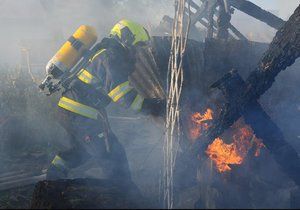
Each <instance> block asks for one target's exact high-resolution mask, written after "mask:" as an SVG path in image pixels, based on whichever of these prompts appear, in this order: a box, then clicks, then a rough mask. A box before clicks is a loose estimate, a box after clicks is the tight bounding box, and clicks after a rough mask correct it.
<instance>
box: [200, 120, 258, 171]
mask: <svg viewBox="0 0 300 210" xmlns="http://www.w3.org/2000/svg"><path fill="white" fill-rule="evenodd" d="M233 133H234V134H233V137H232V143H230V144H226V143H225V142H224V141H223V139H221V138H217V139H215V140H214V142H213V143H212V144H210V145H209V146H208V148H207V150H206V154H207V155H208V156H209V157H210V159H211V160H212V161H213V162H214V163H215V165H216V167H217V169H218V171H219V172H226V171H230V170H231V167H230V165H241V164H242V163H243V162H244V160H245V158H246V156H247V155H248V153H249V151H250V149H252V148H254V149H255V154H254V156H255V157H258V156H259V155H260V150H261V148H262V147H264V144H263V143H262V141H261V140H259V139H258V138H256V137H255V135H254V133H253V130H252V129H251V128H250V127H249V126H248V125H243V123H242V122H241V121H238V122H237V125H236V128H233Z"/></svg>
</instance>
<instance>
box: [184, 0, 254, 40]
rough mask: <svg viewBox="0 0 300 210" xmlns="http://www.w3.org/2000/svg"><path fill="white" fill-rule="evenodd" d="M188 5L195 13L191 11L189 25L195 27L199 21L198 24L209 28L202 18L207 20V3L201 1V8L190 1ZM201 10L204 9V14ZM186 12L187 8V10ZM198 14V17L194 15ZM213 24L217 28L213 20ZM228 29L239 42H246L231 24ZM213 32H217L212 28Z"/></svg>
mask: <svg viewBox="0 0 300 210" xmlns="http://www.w3.org/2000/svg"><path fill="white" fill-rule="evenodd" d="M190 5H191V7H193V8H194V9H195V10H196V11H197V12H196V13H193V12H192V11H190V12H191V14H192V18H191V19H192V21H191V23H192V24H191V25H195V24H196V22H197V21H199V23H201V24H202V25H203V26H204V27H206V28H209V23H207V22H206V21H204V20H203V19H202V18H205V19H208V13H207V10H208V5H207V1H202V5H201V7H200V6H198V5H197V4H196V3H195V2H193V1H192V0H191V1H190ZM203 8H206V10H205V11H204V12H202V10H203ZM187 10H188V8H187ZM197 13H198V15H196V14H197ZM213 24H214V27H217V22H216V21H215V20H213ZM229 29H230V30H231V32H232V33H233V34H234V35H235V36H236V37H237V38H239V39H240V40H248V39H247V38H246V37H245V36H244V35H243V34H242V33H241V32H240V31H239V30H238V29H237V28H236V27H235V26H233V25H232V24H231V23H230V24H229ZM213 31H214V32H215V33H216V32H217V30H216V29H215V28H214V29H213Z"/></svg>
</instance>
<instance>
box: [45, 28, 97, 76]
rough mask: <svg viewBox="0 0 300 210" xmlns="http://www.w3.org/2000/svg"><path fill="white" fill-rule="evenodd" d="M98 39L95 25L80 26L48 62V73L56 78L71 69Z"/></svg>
mask: <svg viewBox="0 0 300 210" xmlns="http://www.w3.org/2000/svg"><path fill="white" fill-rule="evenodd" d="M96 41H97V34H96V31H95V29H94V28H93V27H91V26H87V25H82V26H80V27H79V28H78V29H77V30H76V31H75V33H74V34H73V35H72V36H71V37H70V38H69V39H68V41H67V42H65V43H64V44H63V45H62V47H61V48H60V49H59V50H58V51H57V53H56V54H55V55H54V56H53V57H52V59H51V60H50V61H49V62H48V64H47V66H46V72H47V74H51V75H53V78H55V79H56V78H58V77H59V76H61V75H62V74H63V73H64V72H67V71H69V70H71V69H72V68H73V67H74V66H75V65H76V63H77V62H78V61H79V60H80V59H81V58H82V57H83V54H84V53H85V52H86V51H87V50H89V49H90V48H91V47H92V46H93V45H94V44H95V42H96Z"/></svg>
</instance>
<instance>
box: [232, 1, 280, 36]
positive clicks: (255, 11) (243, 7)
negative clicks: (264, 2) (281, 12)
mask: <svg viewBox="0 0 300 210" xmlns="http://www.w3.org/2000/svg"><path fill="white" fill-rule="evenodd" d="M228 3H229V5H231V6H233V7H235V8H236V9H238V10H240V11H242V12H244V13H246V14H247V15H250V16H252V17H254V18H256V19H258V20H260V21H262V22H264V23H266V24H268V25H269V26H271V27H273V28H275V29H277V30H278V29H280V28H281V27H282V26H283V24H284V22H285V21H284V20H282V19H281V18H279V17H277V16H276V15H274V14H272V13H270V12H268V11H266V10H263V9H262V8H260V7H259V6H257V5H255V4H253V3H252V2H250V1H246V0H228Z"/></svg>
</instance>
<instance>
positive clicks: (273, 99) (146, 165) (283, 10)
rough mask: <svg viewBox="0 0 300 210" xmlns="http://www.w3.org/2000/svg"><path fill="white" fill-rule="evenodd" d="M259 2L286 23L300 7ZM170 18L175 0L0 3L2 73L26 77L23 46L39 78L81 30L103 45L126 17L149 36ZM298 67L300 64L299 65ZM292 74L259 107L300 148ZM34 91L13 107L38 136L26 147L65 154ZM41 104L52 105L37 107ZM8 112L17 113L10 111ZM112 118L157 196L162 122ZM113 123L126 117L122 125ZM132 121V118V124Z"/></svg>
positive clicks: (252, 23) (239, 20)
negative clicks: (91, 30) (43, 145)
mask: <svg viewBox="0 0 300 210" xmlns="http://www.w3.org/2000/svg"><path fill="white" fill-rule="evenodd" d="M256 3H257V4H258V5H260V6H262V7H263V8H264V9H266V10H270V11H271V12H273V13H275V14H278V15H279V16H280V17H282V18H283V19H285V20H286V19H287V18H288V17H289V15H291V14H292V12H293V11H294V9H295V8H296V6H297V5H298V4H299V0H289V1H282V0H266V1H258V0H256ZM173 12H174V11H173V1H172V0H167V1H166V0H64V1H61V0H22V1H20V0H19V1H17V0H2V1H0V27H1V28H2V34H1V40H0V44H1V48H0V64H7V65H2V67H1V68H0V73H1V74H2V73H3V72H4V71H5V72H10V71H11V72H12V71H13V70H14V69H15V66H19V67H20V68H21V69H23V70H24V71H25V74H26V71H27V64H28V63H27V60H26V59H25V57H24V52H21V48H24V47H25V48H26V49H28V50H29V52H30V62H31V67H32V70H33V73H34V76H36V77H37V78H38V79H41V78H42V76H44V66H45V65H46V63H47V61H48V60H49V59H50V58H51V56H52V55H53V54H54V53H55V52H56V51H57V49H58V48H59V46H60V45H61V44H63V43H64V42H65V40H66V39H67V38H68V37H69V36H70V35H71V34H72V33H73V32H74V31H75V30H76V29H77V28H78V26H80V25H82V24H88V25H92V26H94V27H96V29H97V32H98V35H99V40H100V39H101V38H103V37H104V36H107V34H108V33H109V31H110V29H111V27H112V26H113V25H114V24H115V23H116V22H118V21H119V20H120V19H123V18H127V19H132V20H135V21H137V22H140V23H141V24H143V25H145V26H146V28H148V29H149V31H150V33H151V29H152V28H153V27H154V26H156V25H158V24H159V22H160V20H161V19H162V17H163V16H164V15H169V16H171V17H172V16H173ZM232 23H233V25H235V26H236V27H237V28H238V29H239V30H241V32H242V33H243V34H245V35H246V36H247V37H248V38H249V39H251V40H254V41H260V42H270V41H271V40H272V38H273V37H274V35H275V30H274V29H271V28H270V27H268V26H267V25H266V24H264V23H261V22H259V21H257V20H254V19H253V18H249V17H248V16H246V15H245V14H243V13H241V12H238V11H236V13H235V15H234V17H233V21H232ZM299 65H300V64H299V62H298V63H297V64H296V65H295V66H299ZM293 68H294V69H289V70H287V71H286V72H283V73H282V74H281V75H280V76H279V77H278V79H277V81H276V82H275V84H274V87H272V89H271V90H270V91H269V92H268V93H267V94H266V95H265V96H264V97H263V98H262V100H261V101H262V104H263V105H264V107H265V108H266V109H267V111H268V113H269V114H270V115H271V116H272V117H273V119H274V121H275V122H276V123H278V125H279V127H281V128H282V129H283V131H284V132H285V135H286V138H287V140H288V141H290V142H291V143H292V144H293V146H295V147H296V148H297V149H299V150H300V144H299V143H298V142H297V141H296V140H297V139H298V138H299V136H300V132H299V128H298V125H299V123H300V117H299V107H300V101H299V98H300V95H299V93H298V92H297V89H296V87H298V81H299V79H300V74H299V73H298V72H297V71H296V67H293ZM27 79H28V78H27ZM3 80H4V79H3ZM3 80H2V79H1V81H3ZM29 80H30V79H29ZM287 81H289V82H287ZM17 82H18V81H17ZM1 85H3V84H0V88H1V89H0V92H1V91H6V93H7V94H10V92H9V91H16V90H15V89H14V88H12V89H4V85H3V86H1ZM33 86H34V85H33ZM35 88H36V87H31V88H29V91H32V93H31V94H30V95H27V96H26V97H25V98H23V99H24V100H23V101H22V100H21V101H22V102H25V104H26V106H25V107H21V106H22V105H21V103H20V101H15V102H11V103H13V104H15V105H18V107H21V108H23V109H22V110H21V111H20V112H18V113H21V112H23V113H22V114H23V116H24V115H27V117H28V118H27V119H26V123H28V125H30V126H29V127H30V129H31V131H30V133H35V136H36V137H37V138H36V139H35V140H33V139H30V140H29V141H26V144H28V145H32V143H33V142H36V143H38V142H41V141H45V142H51V143H53V144H54V145H56V146H57V148H55V149H57V150H60V149H61V148H60V147H67V146H68V143H67V142H65V141H64V138H60V137H61V136H63V135H64V132H63V131H62V130H61V128H60V127H59V126H58V125H57V124H56V123H55V122H54V119H53V118H48V117H47V116H46V113H48V112H49V111H50V109H51V104H50V102H51V101H50V100H49V99H48V100H46V101H44V98H45V96H42V95H39V100H40V101H32V99H36V96H37V89H35ZM19 89H22V87H20V88H19ZM279 93H280V95H279ZM1 96H2V95H0V97H1ZM48 102H49V104H48ZM19 103H20V104H19ZM47 104H48V105H47ZM0 105H1V104H0ZM40 106H49V107H46V108H41V109H39V108H37V107H40ZM53 106H55V104H53ZM10 108H12V110H15V109H14V108H13V107H10ZM5 112H6V113H12V111H9V110H7V107H6V108H4V107H3V106H1V110H0V114H1V115H2V114H3V113H5ZM24 112H25V113H24ZM41 113H43V114H41ZM295 113H297V114H298V115H296V114H295ZM109 114H110V116H111V117H110V122H111V126H112V129H113V131H114V132H115V133H116V135H117V136H118V138H119V140H120V141H121V142H122V144H123V145H125V147H126V151H127V155H128V159H129V162H130V168H131V170H132V172H133V178H134V180H135V181H136V182H137V184H138V185H139V186H140V187H142V188H143V189H147V190H146V193H147V194H148V195H149V196H147V197H151V196H153V195H154V194H155V193H157V191H158V182H159V178H160V177H161V176H160V175H161V174H160V167H161V163H162V143H163V138H162V135H163V129H162V126H161V125H162V124H155V123H154V122H152V121H150V120H149V119H146V118H143V117H141V116H139V115H138V116H137V115H134V114H133V113H130V112H128V110H124V109H122V108H118V107H110V108H109ZM0 117H1V116H0ZM116 117H123V119H122V118H116ZM128 118H130V119H129V123H128ZM125 119H126V120H125ZM157 125H159V126H157ZM0 147H1V142H0ZM12 149H15V148H12ZM299 150H298V151H299ZM2 152H3V155H4V154H6V153H4V152H6V151H2ZM50 156H51V155H50ZM0 165H1V162H0ZM206 172H207V174H202V176H207V177H209V176H210V174H209V173H210V172H208V171H206ZM91 173H92V172H91ZM187 173H188V172H187ZM92 175H94V176H96V175H95V174H92ZM156 196H158V195H156ZM270 202H271V201H270ZM270 202H269V203H270Z"/></svg>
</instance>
